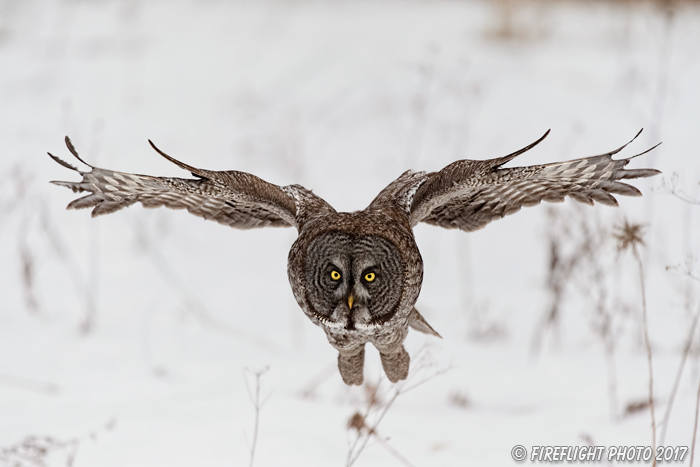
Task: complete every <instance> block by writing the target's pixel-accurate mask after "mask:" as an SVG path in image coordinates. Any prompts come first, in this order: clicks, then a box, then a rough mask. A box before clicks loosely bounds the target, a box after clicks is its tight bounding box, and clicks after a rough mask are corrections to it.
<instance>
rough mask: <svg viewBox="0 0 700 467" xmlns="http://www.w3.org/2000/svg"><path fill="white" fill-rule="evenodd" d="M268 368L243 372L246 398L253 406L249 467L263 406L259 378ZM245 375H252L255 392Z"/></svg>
mask: <svg viewBox="0 0 700 467" xmlns="http://www.w3.org/2000/svg"><path fill="white" fill-rule="evenodd" d="M269 369H270V367H267V366H266V367H265V368H263V369H262V370H257V371H252V370H249V369H247V368H246V369H245V370H244V372H243V373H244V375H246V376H245V378H246V380H245V382H246V384H245V388H246V390H247V391H248V396H249V397H250V402H251V403H252V404H253V408H254V409H255V422H254V424H253V440H252V441H251V443H250V463H249V464H248V465H249V466H250V467H253V463H254V461H255V448H256V447H257V445H258V429H259V426H260V408H261V407H262V406H263V404H264V401H261V400H260V377H261V376H262V375H264V374H265V373H266V372H267V370H269ZM246 373H250V374H252V375H253V377H254V378H255V390H254V391H252V390H251V389H250V384H249V382H248V376H247V374H246Z"/></svg>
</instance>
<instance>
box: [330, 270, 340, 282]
mask: <svg viewBox="0 0 700 467" xmlns="http://www.w3.org/2000/svg"><path fill="white" fill-rule="evenodd" d="M331 279H333V280H334V281H337V280H340V273H339V272H338V271H335V270H333V271H331Z"/></svg>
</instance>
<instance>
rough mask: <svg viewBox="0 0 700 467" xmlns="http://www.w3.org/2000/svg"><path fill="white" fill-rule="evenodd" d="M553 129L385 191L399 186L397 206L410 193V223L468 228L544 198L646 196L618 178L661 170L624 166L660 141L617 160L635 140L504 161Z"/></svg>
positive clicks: (586, 200) (599, 199) (613, 203)
mask: <svg viewBox="0 0 700 467" xmlns="http://www.w3.org/2000/svg"><path fill="white" fill-rule="evenodd" d="M639 133H641V131H640V132H639ZM639 133H637V135H636V136H635V137H634V138H633V139H632V141H634V139H635V138H636V137H637V136H639ZM548 134H549V131H547V132H546V133H545V134H544V135H543V136H542V137H541V138H540V139H538V140H537V141H535V142H534V143H532V144H530V145H528V146H526V147H524V148H523V149H521V150H519V151H516V152H514V153H512V154H509V155H507V156H504V157H500V158H497V159H490V160H485V161H472V160H461V161H457V162H454V163H452V164H450V165H448V166H447V167H445V168H444V169H442V170H440V171H439V172H434V173H430V174H424V175H423V176H422V180H418V181H416V182H415V183H414V184H410V183H406V181H405V180H404V181H402V179H401V178H399V179H397V180H396V181H394V182H393V183H392V184H391V185H389V187H387V188H386V189H385V190H384V191H385V192H387V194H388V193H389V192H392V191H394V192H395V195H394V196H395V198H396V200H395V201H394V205H395V206H397V207H398V206H405V205H406V200H405V199H406V197H408V198H410V207H409V208H408V209H407V210H406V211H405V212H406V213H407V215H408V216H409V222H410V224H411V226H415V225H416V224H418V223H419V222H425V223H428V224H432V225H437V226H439V227H444V228H448V229H461V230H464V231H467V232H469V231H473V230H478V229H480V228H482V227H484V226H485V225H486V224H488V223H489V222H491V221H493V220H495V219H500V218H502V217H504V216H506V215H508V214H512V213H514V212H517V211H519V210H520V208H522V207H523V206H534V205H536V204H539V203H540V202H541V201H550V202H559V201H563V200H564V198H565V197H567V196H570V197H571V198H573V199H575V200H576V201H580V202H582V203H586V204H593V203H594V202H595V201H597V202H599V203H602V204H607V205H610V206H617V200H616V199H615V197H614V196H613V194H619V195H626V196H641V192H640V191H639V190H638V189H637V188H635V187H633V186H631V185H628V184H626V183H623V182H620V181H619V180H622V179H632V178H643V177H651V176H653V175H656V174H658V173H660V172H659V171H658V170H654V169H632V170H628V169H625V166H626V165H627V164H628V163H629V161H630V160H631V159H632V158H634V157H637V156H640V155H642V154H645V153H647V152H649V151H651V150H652V149H654V148H655V147H656V146H654V147H652V148H650V149H648V150H647V151H644V152H642V153H640V154H636V155H634V156H631V157H628V158H625V159H618V160H613V158H612V156H613V155H614V154H617V153H618V152H620V151H621V150H622V149H624V148H625V147H626V146H627V144H629V143H631V142H632V141H630V142H629V143H627V144H625V145H623V146H621V147H619V148H618V149H615V150H614V151H610V152H608V153H606V154H602V155H600V156H593V157H585V158H582V159H576V160H572V161H567V162H556V163H552V164H542V165H533V166H529V167H514V168H503V167H502V166H503V165H504V164H505V163H507V162H508V161H510V160H512V159H514V158H515V157H516V156H518V155H520V154H522V153H524V152H525V151H528V150H530V149H532V148H533V147H535V146H536V145H537V144H539V143H540V142H542V140H543V139H544V138H545V137H546V136H547V135H548ZM657 146H658V145H657ZM404 175H405V174H404ZM392 186H393V188H392ZM402 187H403V188H402ZM383 193H384V192H383ZM380 196H381V194H380ZM380 196H378V197H377V198H380ZM386 198H387V197H386V196H382V197H381V199H380V200H379V202H381V203H386V202H387V199H386ZM375 202H378V200H375ZM375 202H373V203H375Z"/></svg>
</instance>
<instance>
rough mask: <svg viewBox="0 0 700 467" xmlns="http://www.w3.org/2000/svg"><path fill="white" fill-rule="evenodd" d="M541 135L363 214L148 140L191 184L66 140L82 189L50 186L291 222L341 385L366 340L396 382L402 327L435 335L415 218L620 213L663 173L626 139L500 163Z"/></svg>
mask: <svg viewBox="0 0 700 467" xmlns="http://www.w3.org/2000/svg"><path fill="white" fill-rule="evenodd" d="M640 133H641V131H640ZM548 134H549V131H548V132H547V133H545V134H544V136H542V137H541V138H540V139H538V140H537V141H535V142H534V143H532V144H530V145H528V146H526V147H524V148H523V149H521V150H519V151H516V152H514V153H512V154H509V155H507V156H504V157H500V158H496V159H489V160H482V161H474V160H461V161H457V162H453V163H452V164H450V165H448V166H447V167H445V168H443V169H442V170H440V171H439V172H433V173H426V172H413V171H410V170H409V171H407V172H405V173H404V174H402V175H401V176H400V177H399V178H397V179H396V180H394V181H393V182H392V183H390V184H389V185H388V186H387V187H386V188H385V189H384V190H382V191H381V192H380V193H379V194H378V195H377V197H376V198H375V199H374V200H373V201H372V203H370V205H369V206H368V207H367V208H366V209H364V210H362V211H356V212H350V213H348V212H336V211H335V209H333V208H332V207H331V206H330V205H329V204H328V203H327V202H325V201H324V200H323V199H321V198H320V197H318V196H316V195H314V194H313V193H312V192H311V191H310V190H307V189H306V188H304V187H302V186H299V185H288V186H283V187H280V186H277V185H273V184H271V183H268V182H266V181H264V180H262V179H260V178H258V177H256V176H255V175H252V174H249V173H245V172H238V171H222V172H216V171H210V170H204V169H198V168H195V167H191V166H189V165H187V164H184V163H182V162H180V161H178V160H176V159H174V158H172V157H170V156H168V155H167V154H165V153H163V152H162V151H160V150H159V149H158V148H156V147H155V145H153V143H152V142H151V146H153V148H154V149H155V150H156V151H157V152H158V153H159V154H161V155H162V156H163V157H165V158H166V159H168V160H169V161H171V162H173V163H174V164H176V165H177V166H179V167H180V168H182V169H184V170H187V171H189V172H190V173H192V175H193V176H194V177H195V178H193V179H182V178H171V177H153V176H149V175H136V174H128V173H121V172H115V171H111V170H105V169H100V168H97V167H93V166H91V165H89V164H87V163H85V162H84V161H83V160H82V159H80V157H79V156H78V153H77V152H76V150H75V148H74V147H73V145H72V144H71V142H70V140H69V139H68V137H66V145H67V146H68V149H69V151H70V152H71V153H72V154H73V155H74V156H75V157H76V158H77V159H78V160H80V161H81V162H83V163H84V164H85V165H87V166H89V167H90V168H91V170H90V171H89V172H82V171H80V170H78V169H77V168H75V167H73V166H72V165H70V164H68V163H66V162H64V161H62V160H61V159H59V158H57V157H55V156H53V155H51V154H49V155H50V156H51V157H52V158H53V159H54V160H55V161H56V162H58V163H59V164H61V165H62V166H64V167H67V168H69V169H71V170H74V171H76V172H78V173H79V174H80V175H82V180H81V181H80V182H62V181H54V182H52V183H55V184H57V185H61V186H65V187H68V188H70V189H72V190H73V191H74V192H88V193H89V194H88V195H86V196H83V197H81V198H78V199H76V200H75V201H73V202H71V203H70V204H69V205H68V209H83V208H93V210H92V216H93V217H94V216H99V215H102V214H109V213H112V212H115V211H118V210H119V209H122V208H125V207H127V206H131V205H132V204H134V203H141V204H142V205H143V206H144V207H148V208H154V207H159V206H166V207H169V208H172V209H187V210H188V211H189V212H190V213H192V214H194V215H196V216H199V217H202V218H204V219H210V220H214V221H217V222H219V223H221V224H224V225H228V226H231V227H234V228H237V229H252V228H258V227H295V228H296V229H297V231H298V237H297V239H296V241H295V242H294V244H293V245H292V248H291V250H290V252H289V258H288V263H287V264H288V267H287V272H288V276H289V282H290V285H291V287H292V292H293V293H294V298H295V299H296V301H297V303H298V304H299V306H300V307H301V309H302V310H303V311H304V313H305V314H306V315H307V316H308V317H309V319H310V320H311V321H312V322H313V323H314V324H316V325H317V326H320V327H321V328H322V329H323V330H324V331H325V332H326V336H327V337H328V340H329V342H330V343H331V345H333V347H335V348H336V349H337V350H338V353H339V354H338V369H339V370H340V374H341V376H342V378H343V381H345V383H347V384H361V383H362V381H363V366H364V351H365V344H366V343H368V342H370V343H372V344H373V345H374V346H375V347H376V348H377V350H378V351H379V353H380V356H381V360H382V366H383V368H384V372H385V373H386V375H387V377H388V378H389V379H390V380H391V381H393V382H397V381H399V380H402V379H405V378H406V376H407V375H408V369H409V361H410V358H409V355H408V353H407V352H406V350H405V349H404V347H403V341H404V339H405V338H406V335H407V334H408V327H409V326H410V327H412V328H413V329H415V330H418V331H420V332H424V333H427V334H432V335H435V336H439V334H438V333H437V332H435V330H434V329H433V328H432V327H431V326H430V325H429V324H428V323H427V322H426V321H425V319H424V318H423V317H422V316H421V314H420V313H419V312H418V310H416V308H415V306H414V305H415V303H416V300H417V299H418V295H419V293H420V288H421V283H422V281H423V261H422V259H421V255H420V251H419V250H418V247H417V245H416V243H415V238H414V236H413V230H412V229H413V227H414V226H415V225H417V224H418V223H419V222H425V223H428V224H431V225H436V226H439V227H444V228H448V229H460V230H464V231H466V232H470V231H473V230H477V229H480V228H482V227H484V226H485V225H486V224H488V223H489V222H491V221H493V220H495V219H499V218H502V217H504V216H506V215H508V214H512V213H514V212H516V211H518V210H520V208H521V207H523V206H533V205H535V204H539V203H540V202H541V201H553V202H558V201H563V200H564V198H565V197H567V196H569V197H571V198H573V199H575V200H576V201H579V202H583V203H587V204H594V202H596V201H597V202H599V203H602V204H607V205H611V206H616V205H617V201H616V199H615V197H614V196H613V195H614V194H619V195H626V196H641V193H640V191H639V190H638V189H637V188H635V187H633V186H631V185H628V184H626V183H623V182H620V180H623V179H633V178H643V177H651V176H653V175H656V174H658V173H660V172H659V171H658V170H654V169H632V170H629V169H625V166H626V165H627V164H628V163H629V161H630V160H631V159H632V158H633V157H636V156H639V155H641V154H644V153H646V152H648V151H650V150H651V149H653V148H651V149H649V150H648V151H645V152H644V153H641V154H637V155H635V156H632V157H628V158H625V159H618V160H613V158H612V156H613V155H614V154H616V153H618V152H620V151H621V150H622V149H623V148H624V147H625V146H627V144H629V143H627V144H625V145H623V146H622V147H620V148H618V149H616V150H614V151H611V152H609V153H606V154H602V155H600V156H594V157H586V158H582V159H576V160H572V161H567V162H556V163H552V164H542V165H533V166H529V167H514V168H504V167H503V165H504V164H506V163H507V162H509V161H511V160H512V159H514V158H515V157H517V156H518V155H520V154H522V153H523V152H525V151H528V150H530V149H532V148H533V147H534V146H536V145H537V144H539V143H540V142H541V141H542V140H543V139H544V138H545V137H546V136H547V135H548ZM637 136H639V133H638V134H637ZM635 138H636V136H635ZM633 140H634V139H633ZM149 142H150V141H149ZM630 142H631V141H630ZM654 147H656V146H654Z"/></svg>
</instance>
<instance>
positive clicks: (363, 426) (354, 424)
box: [346, 348, 450, 467]
mask: <svg viewBox="0 0 700 467" xmlns="http://www.w3.org/2000/svg"><path fill="white" fill-rule="evenodd" d="M426 359H427V356H426V349H425V348H423V349H421V350H420V351H419V352H417V354H416V356H415V358H414V360H415V362H414V363H413V365H412V370H413V371H412V373H411V374H409V377H408V378H407V379H406V380H404V381H401V382H399V383H396V384H394V385H393V386H392V387H391V389H390V391H391V392H390V393H391V396H390V397H389V398H386V399H385V398H383V397H380V396H379V389H380V387H381V385H382V382H383V380H380V381H379V383H378V384H377V385H376V386H370V387H369V388H370V389H371V390H370V391H369V394H368V402H367V407H366V409H365V411H364V413H363V414H361V413H360V412H355V413H354V414H353V416H352V417H350V420H349V422H348V428H351V429H354V430H355V431H356V433H357V435H358V436H357V437H356V438H355V441H354V443H353V444H352V446H351V447H350V449H349V450H348V457H347V462H346V467H351V466H352V465H353V464H354V463H355V462H357V459H358V458H359V457H360V454H362V451H363V450H364V449H365V447H366V446H367V443H368V442H369V440H370V438H372V437H374V438H375V439H376V440H377V441H378V442H379V444H380V445H381V446H382V447H384V448H385V449H387V451H389V453H391V454H392V455H393V456H394V457H396V459H398V460H399V461H400V462H401V463H403V464H404V465H406V466H412V464H411V463H410V462H409V461H408V459H407V458H406V457H405V456H403V455H402V454H400V453H399V452H398V451H397V450H396V449H395V448H393V447H389V444H388V440H387V439H386V438H382V437H380V436H379V434H378V432H377V428H378V427H379V424H380V423H381V422H382V420H383V419H384V416H386V414H387V413H388V412H389V409H390V408H391V406H392V405H393V404H394V402H396V399H397V398H398V397H399V396H400V395H402V394H405V393H406V392H408V391H410V390H413V389H415V388H417V387H418V386H420V385H422V384H424V383H426V382H428V381H430V380H431V379H433V378H435V377H436V376H438V375H440V374H442V373H445V372H446V371H449V369H450V368H449V367H448V368H442V369H434V371H432V372H430V373H429V374H427V375H426V374H424V370H426V369H428V368H432V365H431V364H430V363H429V362H427V361H426ZM417 375H421V378H419V379H418V381H414V380H415V379H416V376H417ZM411 382H413V384H409V383H411ZM373 412H376V415H375V417H374V421H373V423H367V420H368V418H371V415H372V414H373Z"/></svg>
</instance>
